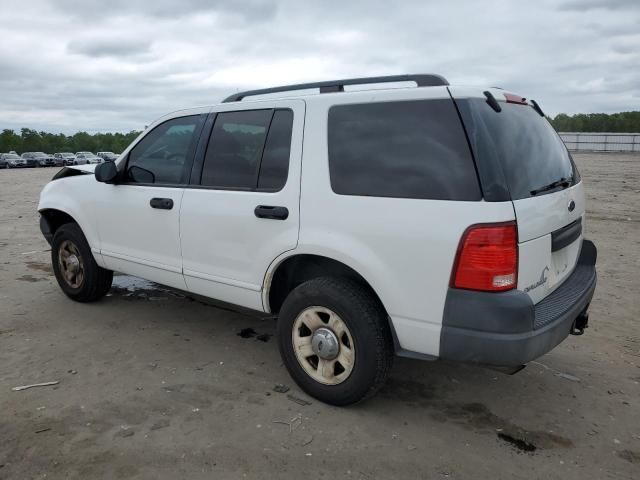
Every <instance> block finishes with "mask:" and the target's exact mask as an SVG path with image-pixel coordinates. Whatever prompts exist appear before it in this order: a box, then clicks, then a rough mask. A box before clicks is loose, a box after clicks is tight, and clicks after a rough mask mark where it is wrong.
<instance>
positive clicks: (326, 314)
mask: <svg viewBox="0 0 640 480" xmlns="http://www.w3.org/2000/svg"><path fill="white" fill-rule="evenodd" d="M291 340H292V343H293V350H294V352H295V355H296V358H297V359H298V363H299V364H300V366H301V367H302V368H303V369H304V371H305V372H306V373H307V375H309V376H310V377H311V378H313V379H314V380H315V381H317V382H319V383H322V384H324V385H338V384H340V383H342V382H344V381H345V380H346V379H347V378H349V375H351V372H352V371H353V367H354V365H355V360H356V352H355V345H354V343H353V337H352V336H351V332H350V331H349V328H348V327H347V324H346V323H345V322H344V321H343V320H342V319H341V318H340V316H339V315H338V314H337V313H335V312H334V311H332V310H330V309H328V308H325V307H318V306H315V307H309V308H306V309H305V310H303V311H302V312H300V314H299V315H298V316H297V317H296V319H295V321H294V322H293V331H292V333H291Z"/></svg>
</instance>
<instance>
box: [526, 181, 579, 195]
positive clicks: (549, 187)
mask: <svg viewBox="0 0 640 480" xmlns="http://www.w3.org/2000/svg"><path fill="white" fill-rule="evenodd" d="M569 185H571V181H570V180H569V179H568V178H564V177H562V178H561V179H560V180H556V181H555V182H551V183H550V184H549V185H545V186H544V187H540V188H536V189H535V190H531V192H529V193H531V195H537V194H539V193H542V192H548V191H549V190H553V189H554V188H558V187H562V188H567V187H568V186H569Z"/></svg>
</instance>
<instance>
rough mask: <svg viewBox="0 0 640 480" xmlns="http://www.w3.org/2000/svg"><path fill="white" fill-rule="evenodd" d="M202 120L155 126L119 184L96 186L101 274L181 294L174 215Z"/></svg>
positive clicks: (130, 157) (176, 215)
mask: <svg viewBox="0 0 640 480" xmlns="http://www.w3.org/2000/svg"><path fill="white" fill-rule="evenodd" d="M205 118H206V115H204V114H201V115H189V116H183V117H178V118H173V119H170V120H168V121H166V122H163V123H160V124H159V125H158V126H156V127H155V128H153V129H152V130H151V131H150V132H149V133H148V134H146V135H145V136H144V137H143V138H142V139H141V140H140V141H139V142H138V143H137V144H136V145H135V146H134V147H133V148H132V149H131V151H130V152H129V154H128V155H127V158H126V160H125V162H124V163H123V164H121V169H122V177H123V178H122V179H121V181H119V182H118V183H117V184H116V185H108V184H98V185H99V186H100V187H99V190H98V192H97V203H98V205H97V207H98V208H97V212H98V215H99V219H98V222H97V223H98V228H99V235H100V245H101V254H102V257H103V258H104V262H105V265H106V267H107V268H109V269H112V270H115V271H119V272H124V273H128V274H131V275H137V276H140V277H143V278H146V279H149V280H153V281H155V282H158V283H161V284H163V285H169V286H172V287H175V288H180V289H185V288H186V285H185V283H184V277H183V275H182V261H181V257H180V232H179V225H180V220H179V216H180V209H181V206H182V200H183V195H184V186H185V184H186V183H187V179H188V178H189V176H190V172H191V166H192V163H193V156H194V153H195V147H196V144H197V141H198V137H199V135H200V131H201V130H202V125H203V123H204V119H205Z"/></svg>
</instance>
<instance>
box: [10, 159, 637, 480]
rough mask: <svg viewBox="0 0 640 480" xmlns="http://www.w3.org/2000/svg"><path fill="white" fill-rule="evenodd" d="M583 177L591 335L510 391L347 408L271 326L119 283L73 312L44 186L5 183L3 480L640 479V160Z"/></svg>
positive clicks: (472, 382) (400, 391)
mask: <svg viewBox="0 0 640 480" xmlns="http://www.w3.org/2000/svg"><path fill="white" fill-rule="evenodd" d="M576 160H577V163H578V166H579V168H580V169H581V173H582V176H583V179H584V182H585V185H586V188H587V191H588V196H589V205H588V209H589V212H588V214H589V215H588V218H587V225H586V228H587V236H588V237H590V238H591V239H592V240H594V241H595V242H596V245H597V246H598V248H599V258H598V275H599V285H598V289H597V291H596V296H595V298H594V301H593V303H592V308H591V328H589V329H588V330H587V332H586V334H585V335H584V336H582V337H570V338H569V339H567V340H566V341H565V342H564V343H563V344H562V345H561V346H559V347H558V348H557V349H555V350H554V351H552V352H551V353H549V354H547V355H546V356H544V357H542V358H541V359H540V360H539V362H535V363H533V364H530V365H529V366H528V367H527V368H526V369H525V370H523V371H522V372H520V373H518V374H517V375H514V376H507V375H503V374H500V373H497V372H494V371H491V370H487V369H483V368H479V367H473V366H468V365H454V364H446V363H444V362H430V363H426V362H418V361H411V360H406V359H397V361H396V363H395V365H394V369H393V373H392V375H391V378H390V381H389V383H388V385H387V386H386V387H385V388H384V390H383V391H382V392H381V393H380V394H379V395H378V396H377V397H375V398H374V399H372V400H370V401H368V402H366V403H363V404H360V405H356V406H353V407H350V408H344V409H340V408H334V407H329V406H327V405H324V404H321V403H319V402H317V401H315V400H313V399H311V398H309V397H307V396H306V395H304V394H303V393H302V392H301V391H300V390H299V389H298V388H297V387H296V386H295V384H293V382H292V381H291V380H290V378H289V376H288V375H287V373H286V371H285V369H284V367H283V366H282V364H281V362H280V358H279V354H278V349H277V345H276V342H275V341H274V339H273V338H271V337H270V336H271V335H272V334H273V333H274V331H275V321H274V320H272V319H266V318H265V319H261V318H256V317H251V316H247V315H243V314H239V313H234V312H231V311H228V310H223V309H220V308H216V307H214V306H211V305H207V304H204V303H201V302H199V301H196V300H193V299H189V298H185V297H183V296H180V295H177V294H176V293H174V292H169V291H166V290H164V289H162V288H161V287H158V286H155V285H152V284H148V283H146V282H136V281H133V280H132V279H131V278H130V277H122V276H121V277H118V278H117V282H118V285H120V286H119V287H117V288H114V289H113V290H112V292H111V294H110V296H108V297H107V298H105V299H104V300H103V301H101V302H98V303H96V304H91V305H81V304H77V303H74V302H72V301H71V300H69V299H67V298H66V297H65V296H64V295H63V294H62V293H61V291H60V290H59V288H58V286H57V284H56V282H55V279H54V277H53V276H52V272H51V268H50V253H49V251H48V245H47V243H46V242H45V240H44V239H43V238H42V236H41V235H40V232H39V229H38V215H37V213H36V211H35V210H36V205H37V198H38V194H39V191H40V189H41V188H42V186H43V185H44V184H45V183H46V182H47V181H48V180H49V179H50V178H51V177H52V175H53V174H54V171H55V170H54V169H35V170H34V169H31V170H2V171H0V206H1V207H0V412H2V414H1V417H0V478H2V479H4V478H7V479H9V478H11V479H27V478H44V477H47V478H78V479H87V478H92V479H93V478H150V479H158V478H167V479H176V478H207V479H211V478H250V479H257V478H295V479H299V478H324V479H331V480H333V479H341V478H351V479H373V478H383V479H390V478H408V479H418V478H430V479H431V478H473V479H478V478H510V479H513V478H527V479H529V478H544V479H547V480H548V479H555V478H558V479H559V478H562V479H563V480H566V479H574V478H575V479H581V480H583V479H585V478H598V479H602V478H628V479H631V478H635V479H638V478H640V402H639V399H640V325H639V324H638V317H639V316H640V301H639V297H640V207H639V206H640V156H632V155H615V154H607V155H595V154H594V155H586V154H582V155H576ZM245 328H251V329H253V331H255V332H256V333H257V334H258V335H261V336H260V339H258V338H256V336H249V337H248V338H243V337H242V336H239V335H238V333H239V332H240V330H242V329H245ZM262 334H266V335H262ZM47 381H59V382H60V383H59V384H58V385H56V386H49V387H41V388H32V389H29V390H24V391H18V392H16V391H12V390H11V388H12V387H15V386H18V385H25V384H31V383H36V382H47ZM276 384H285V385H287V386H288V387H290V390H289V391H288V392H286V393H278V392H275V391H274V390H273V388H274V386H275V385H276ZM288 395H292V396H293V397H289V396H288ZM292 398H293V399H298V401H299V400H300V399H302V400H303V401H304V400H306V401H308V402H310V404H304V405H301V404H299V403H296V401H294V400H292ZM302 403H304V402H302Z"/></svg>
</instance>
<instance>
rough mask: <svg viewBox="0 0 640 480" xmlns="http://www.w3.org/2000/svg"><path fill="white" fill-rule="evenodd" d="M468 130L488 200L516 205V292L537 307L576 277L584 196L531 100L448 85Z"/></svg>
mask: <svg viewBox="0 0 640 480" xmlns="http://www.w3.org/2000/svg"><path fill="white" fill-rule="evenodd" d="M450 92H451V94H452V97H453V98H454V100H455V102H456V105H457V106H458V108H459V111H460V115H461V118H462V120H463V122H464V124H465V128H466V130H467V134H468V138H469V143H470V145H471V148H472V150H473V153H474V157H475V160H476V166H477V168H478V175H479V177H480V180H481V184H482V189H483V195H484V198H485V200H487V201H505V200H511V201H512V203H513V209H514V212H515V217H516V221H517V225H518V246H519V248H518V286H517V288H518V290H522V291H524V292H526V293H528V294H529V296H530V297H531V299H532V301H533V302H534V303H538V302H539V301H540V300H542V299H543V298H545V297H546V296H547V295H549V294H550V293H551V292H553V291H554V290H555V289H556V288H557V287H558V286H559V285H560V284H561V283H562V282H563V281H564V280H565V279H566V278H567V276H568V275H569V274H571V272H573V270H574V268H575V265H576V263H577V260H578V256H579V254H580V248H581V245H582V238H583V235H582V229H583V216H584V211H585V198H584V191H583V185H582V182H581V181H580V175H579V173H578V170H577V169H576V167H575V164H574V163H573V159H572V158H571V155H570V153H569V152H568V150H567V149H566V147H565V146H564V143H562V140H561V139H560V137H559V136H558V134H557V133H556V131H555V130H554V129H553V127H552V126H551V124H550V123H549V122H548V121H547V120H546V118H545V117H544V115H543V113H542V111H541V110H540V108H539V107H538V105H537V104H536V103H535V102H533V101H528V100H527V99H525V98H523V97H521V96H519V95H514V94H510V93H507V92H504V91H502V90H498V89H489V90H487V91H484V92H478V91H475V92H474V91H472V90H470V89H464V88H453V87H450Z"/></svg>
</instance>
